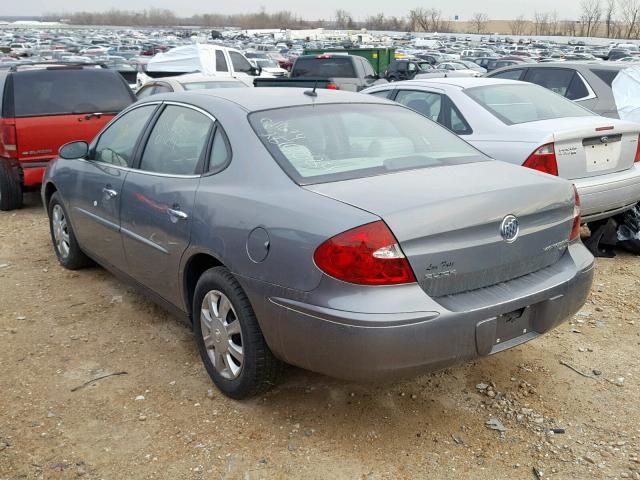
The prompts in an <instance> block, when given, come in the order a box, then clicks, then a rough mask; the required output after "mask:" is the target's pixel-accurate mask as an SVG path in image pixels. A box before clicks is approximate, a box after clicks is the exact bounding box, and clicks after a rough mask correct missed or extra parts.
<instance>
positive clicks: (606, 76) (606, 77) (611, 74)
mask: <svg viewBox="0 0 640 480" xmlns="http://www.w3.org/2000/svg"><path fill="white" fill-rule="evenodd" d="M591 71H592V72H593V73H594V74H595V75H596V76H597V77H598V78H599V79H600V80H602V81H603V82H604V83H606V84H607V85H609V86H611V84H612V83H613V81H614V80H615V78H616V77H617V76H618V73H620V71H619V70H595V69H592V70H591Z"/></svg>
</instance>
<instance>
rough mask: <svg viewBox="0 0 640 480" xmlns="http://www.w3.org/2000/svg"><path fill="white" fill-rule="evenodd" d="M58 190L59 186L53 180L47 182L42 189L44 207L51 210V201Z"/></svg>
mask: <svg viewBox="0 0 640 480" xmlns="http://www.w3.org/2000/svg"><path fill="white" fill-rule="evenodd" d="M57 191H58V187H56V186H55V184H54V183H53V182H47V183H46V184H45V185H44V187H43V189H42V200H43V202H44V208H45V210H46V211H49V202H50V201H51V197H52V196H53V194H54V193H56V192H57Z"/></svg>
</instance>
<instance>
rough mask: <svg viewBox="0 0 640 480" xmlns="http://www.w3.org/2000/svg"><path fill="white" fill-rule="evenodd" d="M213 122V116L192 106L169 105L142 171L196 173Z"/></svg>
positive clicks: (149, 145) (153, 135) (145, 155)
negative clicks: (208, 115) (211, 117)
mask: <svg viewBox="0 0 640 480" xmlns="http://www.w3.org/2000/svg"><path fill="white" fill-rule="evenodd" d="M212 125H213V122H212V121H211V119H210V118H209V117H207V116H206V115H204V114H202V113H200V112H198V111H195V110H193V109H191V108H186V107H179V106H176V105H169V106H167V107H166V108H165V109H164V111H163V112H162V114H161V115H160V118H158V121H157V122H156V124H155V126H154V127H153V130H152V131H151V135H150V136H149V140H148V141H147V145H146V147H145V149H144V153H143V155H142V160H141V162H140V170H145V171H147V172H157V173H166V174H169V175H194V174H195V173H197V171H198V165H199V164H200V161H201V159H202V156H203V153H204V150H205V147H206V145H207V142H208V140H209V132H210V130H211V127H212Z"/></svg>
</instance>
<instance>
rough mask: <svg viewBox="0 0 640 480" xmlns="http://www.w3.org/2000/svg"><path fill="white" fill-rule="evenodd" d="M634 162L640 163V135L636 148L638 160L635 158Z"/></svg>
mask: <svg viewBox="0 0 640 480" xmlns="http://www.w3.org/2000/svg"><path fill="white" fill-rule="evenodd" d="M633 161H634V162H640V135H638V146H637V147H636V158H634V160H633Z"/></svg>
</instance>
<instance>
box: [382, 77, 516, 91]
mask: <svg viewBox="0 0 640 480" xmlns="http://www.w3.org/2000/svg"><path fill="white" fill-rule="evenodd" d="M523 83H525V82H520V81H518V80H507V79H505V78H486V77H446V78H420V79H417V80H405V81H402V82H396V83H394V86H396V87H399V86H402V85H417V86H420V85H422V86H425V87H433V86H436V85H441V86H453V87H457V88H459V89H461V90H465V89H467V88H473V87H483V86H487V85H509V84H513V85H521V84H523Z"/></svg>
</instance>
